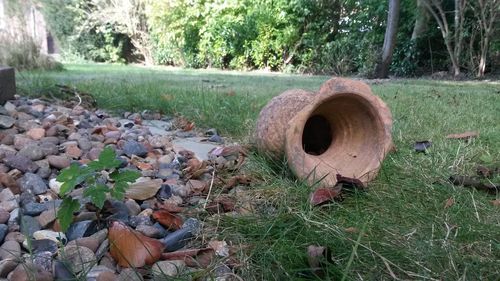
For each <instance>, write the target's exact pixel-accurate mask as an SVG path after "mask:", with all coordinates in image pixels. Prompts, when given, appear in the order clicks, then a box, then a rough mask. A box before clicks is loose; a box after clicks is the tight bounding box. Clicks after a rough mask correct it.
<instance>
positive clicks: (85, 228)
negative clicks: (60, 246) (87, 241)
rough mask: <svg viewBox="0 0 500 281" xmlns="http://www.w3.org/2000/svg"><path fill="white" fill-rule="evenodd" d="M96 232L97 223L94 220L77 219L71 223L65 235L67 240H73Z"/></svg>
mask: <svg viewBox="0 0 500 281" xmlns="http://www.w3.org/2000/svg"><path fill="white" fill-rule="evenodd" d="M96 232H97V223H96V222H95V221H90V220H86V221H79V222H75V223H73V224H72V225H71V226H70V227H69V229H68V231H66V237H67V238H68V241H71V240H75V239H78V238H82V237H88V236H90V235H92V234H94V233H96Z"/></svg>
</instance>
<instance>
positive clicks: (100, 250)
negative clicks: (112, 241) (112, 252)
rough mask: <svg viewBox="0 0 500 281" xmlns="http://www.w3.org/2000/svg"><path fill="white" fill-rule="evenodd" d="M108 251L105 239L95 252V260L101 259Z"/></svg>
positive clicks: (107, 243) (107, 242)
mask: <svg viewBox="0 0 500 281" xmlns="http://www.w3.org/2000/svg"><path fill="white" fill-rule="evenodd" d="M108 251H109V240H108V239H105V240H104V241H103V242H102V243H101V245H99V247H98V248H97V250H96V251H95V255H96V257H97V259H98V260H99V259H101V258H102V257H103V256H104V255H105V254H106V253H107V252H108Z"/></svg>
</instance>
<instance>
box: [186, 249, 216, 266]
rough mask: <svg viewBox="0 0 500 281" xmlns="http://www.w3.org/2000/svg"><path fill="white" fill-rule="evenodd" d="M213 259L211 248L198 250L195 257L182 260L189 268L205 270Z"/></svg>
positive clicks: (213, 253) (213, 254)
mask: <svg viewBox="0 0 500 281" xmlns="http://www.w3.org/2000/svg"><path fill="white" fill-rule="evenodd" d="M214 258H215V251H214V249H212V248H204V249H200V250H199V251H198V253H197V255H196V256H194V257H186V259H185V260H184V261H185V262H186V265H187V266H189V267H201V268H207V267H208V266H209V265H210V264H211V263H212V261H213V260H214Z"/></svg>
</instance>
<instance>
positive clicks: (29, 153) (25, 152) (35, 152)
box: [18, 144, 45, 161]
mask: <svg viewBox="0 0 500 281" xmlns="http://www.w3.org/2000/svg"><path fill="white" fill-rule="evenodd" d="M18 155H21V156H24V157H27V158H28V159H30V160H32V161H37V160H40V159H43V158H44V157H45V153H44V151H43V149H42V148H41V147H40V146H39V145H37V144H31V145H28V146H25V147H23V148H21V150H19V152H18Z"/></svg>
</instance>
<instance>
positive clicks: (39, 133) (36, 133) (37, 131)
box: [26, 128, 45, 140]
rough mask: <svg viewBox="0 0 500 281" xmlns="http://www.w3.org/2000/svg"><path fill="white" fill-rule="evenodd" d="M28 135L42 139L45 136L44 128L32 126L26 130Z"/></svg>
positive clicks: (35, 138)
mask: <svg viewBox="0 0 500 281" xmlns="http://www.w3.org/2000/svg"><path fill="white" fill-rule="evenodd" d="M26 135H27V136H28V137H30V138H32V139H34V140H40V139H42V138H43V137H45V129H44V128H32V129H30V130H29V131H27V132H26Z"/></svg>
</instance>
